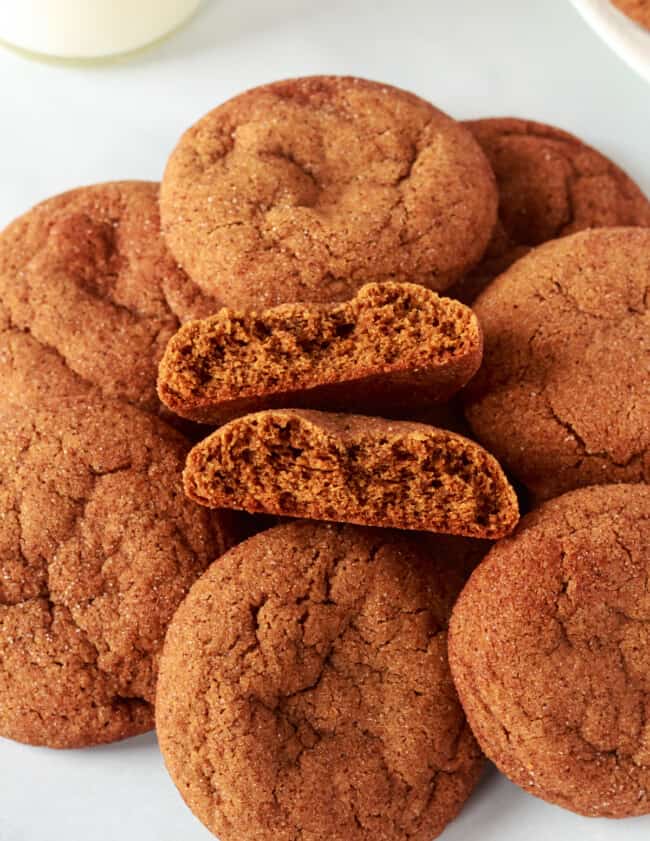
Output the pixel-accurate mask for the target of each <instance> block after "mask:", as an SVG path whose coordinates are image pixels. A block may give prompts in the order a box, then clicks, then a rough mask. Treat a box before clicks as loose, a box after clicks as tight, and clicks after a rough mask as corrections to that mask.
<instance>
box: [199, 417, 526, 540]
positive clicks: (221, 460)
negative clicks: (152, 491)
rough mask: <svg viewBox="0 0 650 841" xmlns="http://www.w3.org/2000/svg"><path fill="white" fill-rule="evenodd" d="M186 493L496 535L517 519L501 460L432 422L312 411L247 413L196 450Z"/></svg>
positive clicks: (222, 503)
mask: <svg viewBox="0 0 650 841" xmlns="http://www.w3.org/2000/svg"><path fill="white" fill-rule="evenodd" d="M184 482H185V491H186V493H187V494H188V496H189V497H190V498H191V499H194V500H195V501H196V502H199V503H200V504H201V505H208V506H211V507H223V508H235V509H243V510H245V511H251V512H264V513H269V514H281V515H286V516H289V517H308V518H310V519H316V520H333V521H337V522H350V523H358V524H360V525H377V526H391V527H395V528H401V529H418V530H424V531H433V532H441V533H446V534H458V535H465V536H467V537H484V538H497V537H501V536H503V535H504V534H507V533H508V532H510V531H511V530H512V529H513V528H514V526H515V524H516V523H517V520H518V518H519V513H518V507H517V498H516V496H515V493H514V491H513V489H512V488H511V487H510V485H509V484H508V480H507V479H506V477H505V476H504V474H503V471H502V470H501V468H500V467H499V464H498V463H497V461H496V459H494V458H493V457H492V456H491V455H490V454H489V453H487V452H486V451H485V450H484V449H483V448H482V447H480V446H479V445H478V444H475V443H474V442H473V441H470V440H469V439H467V438H463V437H462V436H461V435H457V434H456V433H454V432H449V431H447V430H444V429H436V428H435V427H432V426H426V425H425V424H419V423H409V422H407V421H389V420H384V419H382V418H371V417H362V416H361V415H337V414H328V413H326V412H312V411H307V410H298V409H296V410H292V409H286V410H281V409H277V410H272V409H270V410H267V411H264V412H258V413H256V414H253V415H246V416H245V417H242V418H238V419H237V420H234V421H231V422H230V423H228V424H226V425H225V426H223V427H221V428H220V429H218V430H217V431H216V432H214V433H213V434H212V435H210V436H209V437H208V438H206V439H205V440H204V441H201V443H199V444H197V445H196V446H195V447H194V449H193V450H192V451H191V453H190V455H189V456H188V459H187V465H186V467H185V472H184Z"/></svg>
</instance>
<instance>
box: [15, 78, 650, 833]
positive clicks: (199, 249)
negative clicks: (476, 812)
mask: <svg viewBox="0 0 650 841" xmlns="http://www.w3.org/2000/svg"><path fill="white" fill-rule="evenodd" d="M161 220H162V221H161ZM648 226H650V205H649V204H648V202H647V200H646V199H645V198H644V197H643V195H642V194H641V192H640V191H639V190H638V188H637V187H636V186H635V185H634V184H633V182H632V181H631V180H630V179H629V178H628V177H627V176H626V175H625V174H624V173H623V172H622V171H621V170H620V169H618V168H617V167H616V166H615V165H614V164H612V163H611V162H610V161H608V160H607V159H606V158H604V157H603V156H602V155H600V154H599V153H598V152H596V151H595V150H593V149H591V148H589V147H587V146H585V145H584V144H582V143H581V142H580V141H579V140H577V139H576V138H574V137H572V136H571V135H568V134H566V133H564V132H560V131H559V130H557V129H553V128H551V127H549V126H543V125H540V124H536V123H530V122H525V121H521V120H479V121H475V122H473V123H467V124H465V125H462V124H459V123H456V122H455V121H454V120H452V119H451V118H449V117H447V116H446V115H445V114H443V113H442V112H440V111H439V110H437V109H436V108H434V107H433V106H432V105H430V104H429V103H427V102H425V101H423V100H422V99H419V98H418V97H416V96H413V95H412V94H409V93H406V92H404V91H401V90H398V89H395V88H392V87H390V86H387V85H380V84H377V83H371V82H367V81H363V80H359V79H351V78H342V77H313V78H306V79H296V80H289V81H286V82H280V83H275V84H271V85H267V86H264V87H261V88H257V89H254V90H252V91H249V92H247V93H245V94H242V95H241V96H238V97H235V98H234V99H232V100H230V101H229V102H227V103H225V104H223V105H221V106H219V107H218V108H216V109H215V110H214V111H212V112H210V113H209V114H208V115H206V116H205V117H204V118H203V119H201V120H199V122H198V123H197V124H196V125H194V126H193V127H192V128H190V129H189V130H188V131H187V132H186V133H185V134H184V135H183V137H182V138H181V140H180V141H179V143H178V145H177V147H176V149H175V150H174V151H173V153H172V155H171V158H170V160H169V163H168V165H167V169H166V172H165V175H164V178H163V182H162V185H161V189H160V217H159V216H158V188H157V185H149V184H143V183H133V182H131V183H122V184H114V185H102V186H99V187H93V188H85V189H82V190H78V191H74V192H73V193H69V194H65V195H64V196H61V197H58V198H57V199H52V200H50V201H49V202H46V203H44V204H43V205H40V206H39V207H37V208H35V209H34V210H32V211H31V212H30V213H29V214H27V215H26V216H25V217H22V219H20V220H18V221H17V222H15V223H13V224H12V225H11V226H10V227H9V228H8V229H7V230H6V231H5V232H4V234H3V235H2V240H1V241H0V296H1V304H0V316H1V317H2V328H3V333H2V337H1V341H2V352H1V353H0V377H1V378H2V384H3V389H2V393H3V396H2V404H1V408H2V412H3V414H5V415H6V419H5V420H3V427H4V428H5V429H6V430H7V432H6V436H5V437H6V441H7V443H6V444H3V447H2V450H1V451H0V455H2V470H3V483H4V484H3V487H6V489H7V491H6V494H5V499H6V504H5V508H4V511H5V515H4V517H3V525H2V529H3V530H2V536H3V542H4V544H5V545H6V546H7V547H8V548H7V550H6V552H5V553H4V554H3V556H2V559H1V560H0V564H1V565H2V567H1V569H2V575H1V576H0V732H1V733H2V734H3V735H8V736H10V737H12V738H17V739H22V740H25V741H31V742H35V743H45V744H50V745H54V746H69V745H81V744H93V743H96V742H99V741H106V740H110V739H113V738H119V737H121V736H124V735H129V734H130V733H135V732H139V731H141V730H142V729H146V727H148V726H151V723H152V706H151V704H152V702H153V697H154V693H155V700H156V716H155V717H156V726H157V729H158V735H159V741H160V744H161V748H162V751H163V754H164V757H165V761H166V764H167V767H168V769H169V771H170V773H171V775H172V777H173V779H174V781H175V783H176V785H177V786H178V788H179V790H180V792H181V794H182V796H183V797H184V799H185V801H186V802H187V804H188V805H189V807H190V808H191V809H192V811H193V812H194V813H195V814H196V815H197V816H198V817H199V818H200V819H201V820H202V821H203V822H204V823H205V825H206V826H207V827H208V828H209V829H211V830H212V831H213V832H214V833H215V834H217V835H218V836H219V837H220V838H221V839H222V841H243V839H247V840H248V839H251V838H256V839H260V840H261V841H263V840H264V839H269V840H270V839H274V841H275V840H276V839H280V840H281V841H296V840H297V839H305V841H306V840H307V839H312V840H313V841H316V839H320V838H323V837H329V838H332V839H346V841H348V840H350V841H354V840H356V841H365V839H370V838H373V839H374V838H381V839H385V841H402V839H407V838H414V839H421V841H428V839H431V838H433V837H434V836H436V835H437V834H439V833H440V832H441V831H442V830H443V829H444V827H445V825H446V824H447V823H448V822H449V821H450V820H452V819H453V818H454V817H455V816H456V814H457V813H458V812H459V811H460V809H461V807H462V805H463V803H464V802H465V800H466V799H467V797H468V796H469V795H470V793H471V791H472V789H473V787H474V785H475V783H476V781H477V779H478V777H479V774H480V771H481V767H482V762H483V753H482V751H484V752H485V753H486V754H487V755H488V756H489V757H490V758H491V759H493V760H494V761H495V762H496V764H497V765H498V766H499V768H500V769H501V770H503V771H504V773H506V774H507V775H508V776H510V778H511V779H513V780H514V781H515V782H517V783H518V784H519V785H521V786H523V787H525V788H527V789H528V790H530V791H532V792H533V793H536V794H538V795H539V796H542V797H544V798H546V799H547V800H550V801H552V802H556V803H559V804H561V805H563V806H565V807H567V808H570V809H573V810H575V811H579V812H581V813H584V814H601V815H616V816H621V815H625V814H642V813H645V812H649V811H650V805H649V798H650V728H649V727H648V725H647V724H646V722H647V721H650V661H649V660H648V655H647V649H648V645H647V643H648V641H650V612H649V610H650V608H649V604H648V593H647V580H648V577H649V576H650V551H649V547H650V533H649V529H650V525H649V519H648V518H649V517H650V496H649V491H648V487H647V482H648V479H649V477H650V427H649V426H648V417H649V416H650V415H649V409H650V376H649V372H648V361H647V358H648V355H649V354H650V345H648V336H649V335H650V331H649V330H648V327H649V324H648V286H649V284H650V227H648ZM441 293H446V295H447V296H449V297H443V296H442V294H441ZM468 303H471V304H472V307H473V309H470V308H469V306H468ZM156 385H157V394H156ZM461 406H462V407H464V413H465V419H464V420H463V419H462V418H461V416H460V414H461V413H460V408H461ZM199 424H202V425H203V426H199ZM173 427H176V429H173ZM188 436H189V437H190V438H191V439H192V440H193V441H194V447H193V448H192V449H191V450H190V445H189V444H188V443H187V437H188ZM484 447H487V449H484ZM497 459H498V460H497ZM501 465H503V467H502V466H501ZM183 467H184V471H183V479H182V485H181V476H180V473H181V469H182V468H183ZM504 469H505V471H506V472H504ZM507 475H509V476H510V477H511V479H512V480H515V481H516V482H517V483H518V487H519V488H520V489H521V491H522V499H523V500H525V502H526V504H527V505H530V506H531V507H532V508H533V509H534V510H533V511H532V512H531V513H530V514H528V515H527V516H526V517H524V519H523V520H522V521H521V523H520V524H519V525H517V523H518V519H519V503H518V499H517V496H516V495H515V491H514V490H513V487H512V486H511V484H510V481H509V480H508V478H507ZM587 486H589V487H587ZM183 489H184V494H183ZM226 509H227V510H228V511H230V512H247V514H249V515H254V516H258V515H268V517H269V518H273V520H272V522H275V523H276V524H275V525H274V526H273V527H272V528H267V530H265V531H260V529H261V528H262V527H263V526H268V525H269V522H268V520H259V521H256V520H252V523H253V530H255V531H258V533H257V534H255V535H254V536H252V537H249V538H248V539H247V540H245V541H244V542H241V543H239V544H238V545H236V546H234V547H233V548H230V549H228V547H229V546H232V545H233V544H234V543H236V542H237V540H238V538H240V537H241V533H242V528H241V525H240V524H239V523H238V521H237V516H238V514H237V513H229V514H227V513H226ZM285 518H290V519H287V521H286V522H285ZM247 528H249V529H250V523H249V524H248V526H247ZM490 541H497V542H496V543H495V544H494V545H492V544H491V543H490ZM490 547H491V548H490ZM225 550H228V551H225ZM488 550H489V551H488ZM224 551H225V554H222V553H224ZM486 553H487V554H486ZM219 556H221V557H219ZM217 558H218V560H216V561H215V559H217ZM482 558H483V560H481V559H482ZM211 561H215V562H214V563H212V565H210V566H209V564H210V562H211ZM479 562H480V563H479ZM470 573H471V576H470ZM468 579H469V580H468ZM188 591H189V592H188ZM461 591H462V592H461ZM179 605H180V606H179ZM177 608H178V609H177ZM174 611H175V612H174ZM172 616H173V618H172ZM168 626H169V627H168ZM448 631H449V657H448ZM165 632H166V638H165V642H164V647H163V637H164V635H165ZM161 649H162V654H161ZM159 660H160V676H159V679H158V663H159Z"/></svg>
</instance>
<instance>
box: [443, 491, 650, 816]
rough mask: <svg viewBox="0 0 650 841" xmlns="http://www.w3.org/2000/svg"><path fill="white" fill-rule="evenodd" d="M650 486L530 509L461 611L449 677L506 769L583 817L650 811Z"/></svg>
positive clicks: (482, 739) (493, 555)
mask: <svg viewBox="0 0 650 841" xmlns="http://www.w3.org/2000/svg"><path fill="white" fill-rule="evenodd" d="M649 577H650V487H648V486H647V485H604V486H597V487H591V488H584V489H581V490H578V491H573V492H571V493H567V494H565V495H563V496H561V497H558V498H557V499H554V500H552V501H550V502H547V503H545V504H544V505H542V506H541V507H540V508H539V509H538V510H537V511H535V512H533V513H532V514H529V515H528V516H526V517H524V519H523V520H522V521H521V523H520V525H519V527H518V529H517V530H516V531H515V533H514V534H513V536H512V537H510V538H508V539H506V540H503V541H501V542H499V543H497V545H496V546H494V548H493V549H492V550H491V551H490V553H489V554H488V556H487V558H486V559H485V560H484V561H483V562H482V563H481V564H480V565H479V567H478V568H477V569H476V571H475V572H474V573H473V575H472V577H471V578H470V580H469V583H468V584H467V585H466V587H465V589H464V590H463V593H462V595H461V596H460V598H459V600H458V602H457V603H456V606H455V608H454V612H453V616H452V620H451V624H450V637H449V656H450V662H451V667H452V673H453V676H454V680H455V683H456V687H457V688H458V692H459V694H460V697H461V700H462V703H463V706H464V708H465V711H466V713H467V717H468V720H469V722H470V725H471V727H472V730H473V731H474V734H475V735H476V738H477V739H478V741H479V743H480V745H481V747H482V748H483V750H484V751H485V753H486V754H487V756H488V757H489V758H490V759H492V760H493V761H494V762H495V763H496V765H497V766H498V767H499V768H500V769H501V771H503V772H504V773H505V774H507V776H508V777H510V779H511V780H513V782H515V783H517V785H519V786H521V787H522V788H524V789H526V791H528V792H529V793H530V794H534V795H536V796H537V797H541V798H543V799H544V800H548V801H549V802H551V803H556V804H558V805H560V806H563V807H564V808H566V809H571V810H572V811H574V812H578V813H579V814H582V815H588V816H601V817H615V818H622V817H627V816H632V815H645V814H649V813H650V597H649V595H648V586H647V585H648V580H649Z"/></svg>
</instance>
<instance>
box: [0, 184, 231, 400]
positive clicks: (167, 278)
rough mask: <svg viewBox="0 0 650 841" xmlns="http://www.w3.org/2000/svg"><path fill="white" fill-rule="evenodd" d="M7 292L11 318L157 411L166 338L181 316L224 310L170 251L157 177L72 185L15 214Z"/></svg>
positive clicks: (7, 244)
mask: <svg viewBox="0 0 650 841" xmlns="http://www.w3.org/2000/svg"><path fill="white" fill-rule="evenodd" d="M0 301H1V302H2V309H3V321H4V322H5V327H7V326H12V327H13V328H14V329H16V330H19V331H27V332H29V333H30V334H31V335H32V336H33V337H34V338H35V339H36V340H37V341H38V342H40V343H41V344H43V345H45V346H46V347H50V348H53V349H54V350H56V351H57V353H58V354H59V355H60V356H61V357H62V359H63V360H64V361H65V363H66V365H67V366H69V367H70V368H71V369H72V370H73V371H74V372H76V373H77V374H78V375H79V376H80V377H82V378H83V379H84V380H86V381H88V382H90V383H93V384H94V385H96V386H98V387H99V389H100V390H101V391H102V392H104V393H105V394H106V395H108V396H110V397H118V398H120V399H121V400H124V401H126V402H129V403H133V404H135V405H137V406H139V407H140V408H142V409H145V410H147V411H152V412H158V411H159V409H160V408H161V407H160V403H159V401H158V398H157V395H156V376H157V366H158V361H159V359H160V357H161V356H162V354H163V351H164V349H165V346H166V344H167V341H168V340H169V338H170V337H171V336H172V335H173V334H174V333H175V332H176V330H177V329H178V327H179V325H180V323H181V321H183V320H185V319H186V318H189V317H201V316H205V315H208V314H209V313H211V312H213V311H215V310H216V309H218V305H217V303H216V302H215V301H214V300H213V299H210V298H209V297H208V296H206V295H205V294H204V293H202V292H201V291H200V290H199V289H198V287H196V285H195V284H193V283H192V282H191V281H190V280H189V278H188V277H187V276H186V275H185V274H184V273H183V272H182V271H181V270H180V269H179V268H178V266H177V265H176V263H175V261H174V260H173V258H172V257H171V255H170V253H169V251H168V250H167V247H166V245H165V243H164V240H163V238H162V235H161V233H160V219H159V211H158V185H157V184H153V183H148V182H139V181H123V182H116V183H110V184H98V185H95V186H91V187H82V188H79V189H77V190H72V191H70V192H68V193H63V194H62V195H59V196H56V197H54V198H51V199H48V200H47V201H44V202H42V203H41V204H39V205H37V206H36V207H34V208H33V209H32V210H30V211H28V212H27V213H26V214H25V215H24V216H21V217H20V218H18V219H16V220H15V221H14V222H12V223H11V224H10V225H9V226H8V227H7V228H6V229H5V230H4V231H3V232H2V233H1V234H0Z"/></svg>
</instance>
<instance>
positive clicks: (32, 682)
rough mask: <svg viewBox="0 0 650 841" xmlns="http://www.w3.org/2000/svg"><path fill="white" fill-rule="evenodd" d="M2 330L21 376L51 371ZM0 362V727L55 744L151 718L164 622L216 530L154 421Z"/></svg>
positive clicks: (134, 727) (115, 732) (90, 740)
mask: <svg viewBox="0 0 650 841" xmlns="http://www.w3.org/2000/svg"><path fill="white" fill-rule="evenodd" d="M11 336H12V338H13V339H14V340H15V342H16V343H18V344H17V347H18V357H19V358H20V360H21V361H22V362H24V363H25V371H23V372H22V374H23V377H22V379H23V380H24V379H25V376H24V375H25V374H26V375H27V376H29V375H30V374H31V375H32V376H33V377H35V378H36V380H38V379H39V378H41V377H42V378H43V379H47V378H48V375H49V376H50V377H51V376H52V375H53V374H56V372H57V370H58V369H57V368H56V367H52V363H53V361H54V363H57V362H58V363H60V358H59V357H57V356H56V355H55V354H52V353H51V352H49V351H47V350H46V349H44V348H43V347H42V346H41V345H39V344H38V343H36V342H35V341H34V340H33V339H32V338H31V337H29V336H27V335H25V334H15V333H14V334H11ZM6 352H7V348H6V347H5V348H2V353H0V356H2V357H3V361H5V360H4V355H5V353H6ZM30 354H31V355H30ZM29 361H31V362H33V363H34V365H33V366H30V365H29ZM61 369H62V372H63V373H64V374H68V375H69V374H70V372H69V371H68V369H65V367H64V366H63V365H62V364H61ZM9 370H11V366H9ZM0 371H2V372H3V376H2V378H1V379H2V383H3V386H4V385H5V383H6V384H7V388H6V389H5V388H4V387H3V402H2V405H0V735H2V736H4V737H9V738H12V739H16V740H18V741H22V742H27V743H30V744H39V745H48V746H50V747H58V748H62V747H83V746H86V745H92V744H99V743H102V742H110V741H113V740H115V739H119V738H124V737H126V736H132V735H135V734H136V733H141V732H143V731H145V730H148V729H151V727H153V700H154V693H155V681H156V673H157V663H158V658H159V654H160V649H161V647H162V641H163V637H164V633H165V630H166V626H167V623H168V622H169V620H170V619H171V617H172V615H173V613H174V610H175V609H176V607H177V605H178V604H179V602H180V601H181V600H182V599H183V597H184V596H185V594H186V593H187V591H188V589H189V587H190V585H191V584H192V583H193V582H194V581H195V580H196V578H197V577H198V576H199V575H200V574H201V572H202V571H203V570H204V569H205V568H206V567H207V566H208V565H209V564H210V563H211V562H212V561H213V560H214V559H215V558H216V557H218V556H219V555H220V554H221V553H222V552H223V551H224V550H225V548H226V547H227V545H230V539H229V535H228V533H227V530H226V529H225V528H224V526H223V523H222V521H221V519H220V515H218V514H217V515H216V516H211V517H206V516H205V512H203V511H202V510H201V509H199V508H197V507H196V506H194V505H191V504H188V502H187V500H185V499H184V497H183V492H182V487H181V484H180V474H181V469H182V464H183V459H184V456H185V453H186V451H187V444H186V443H185V441H184V440H183V439H182V437H181V436H180V435H178V434H177V433H176V432H174V430H172V429H170V428H169V427H167V426H166V425H165V424H164V423H163V422H162V421H159V420H157V419H156V418H154V417H152V416H149V415H146V414H144V413H142V412H140V411H138V410H136V409H134V408H131V407H129V406H125V405H124V404H121V403H118V402H116V401H111V400H108V399H107V398H105V397H103V396H102V395H100V394H99V393H98V392H97V391H96V390H94V389H91V388H88V387H85V386H84V385H83V384H82V383H81V382H80V381H79V380H77V379H75V378H74V377H70V380H69V383H71V385H69V388H68V392H67V396H63V395H62V394H61V393H60V392H57V394H56V396H54V395H53V394H52V389H51V382H50V389H49V391H48V389H47V388H45V387H44V386H43V383H42V382H41V383H39V382H38V381H37V382H35V383H34V384H33V388H32V390H31V391H30V390H29V389H26V390H24V389H22V388H21V387H20V385H21V372H19V371H14V374H15V377H14V379H13V380H12V379H11V378H10V377H9V376H8V375H7V370H6V369H4V368H0ZM5 375H7V376H5ZM13 397H17V398H18V402H15V403H14V402H12V398H13Z"/></svg>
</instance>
